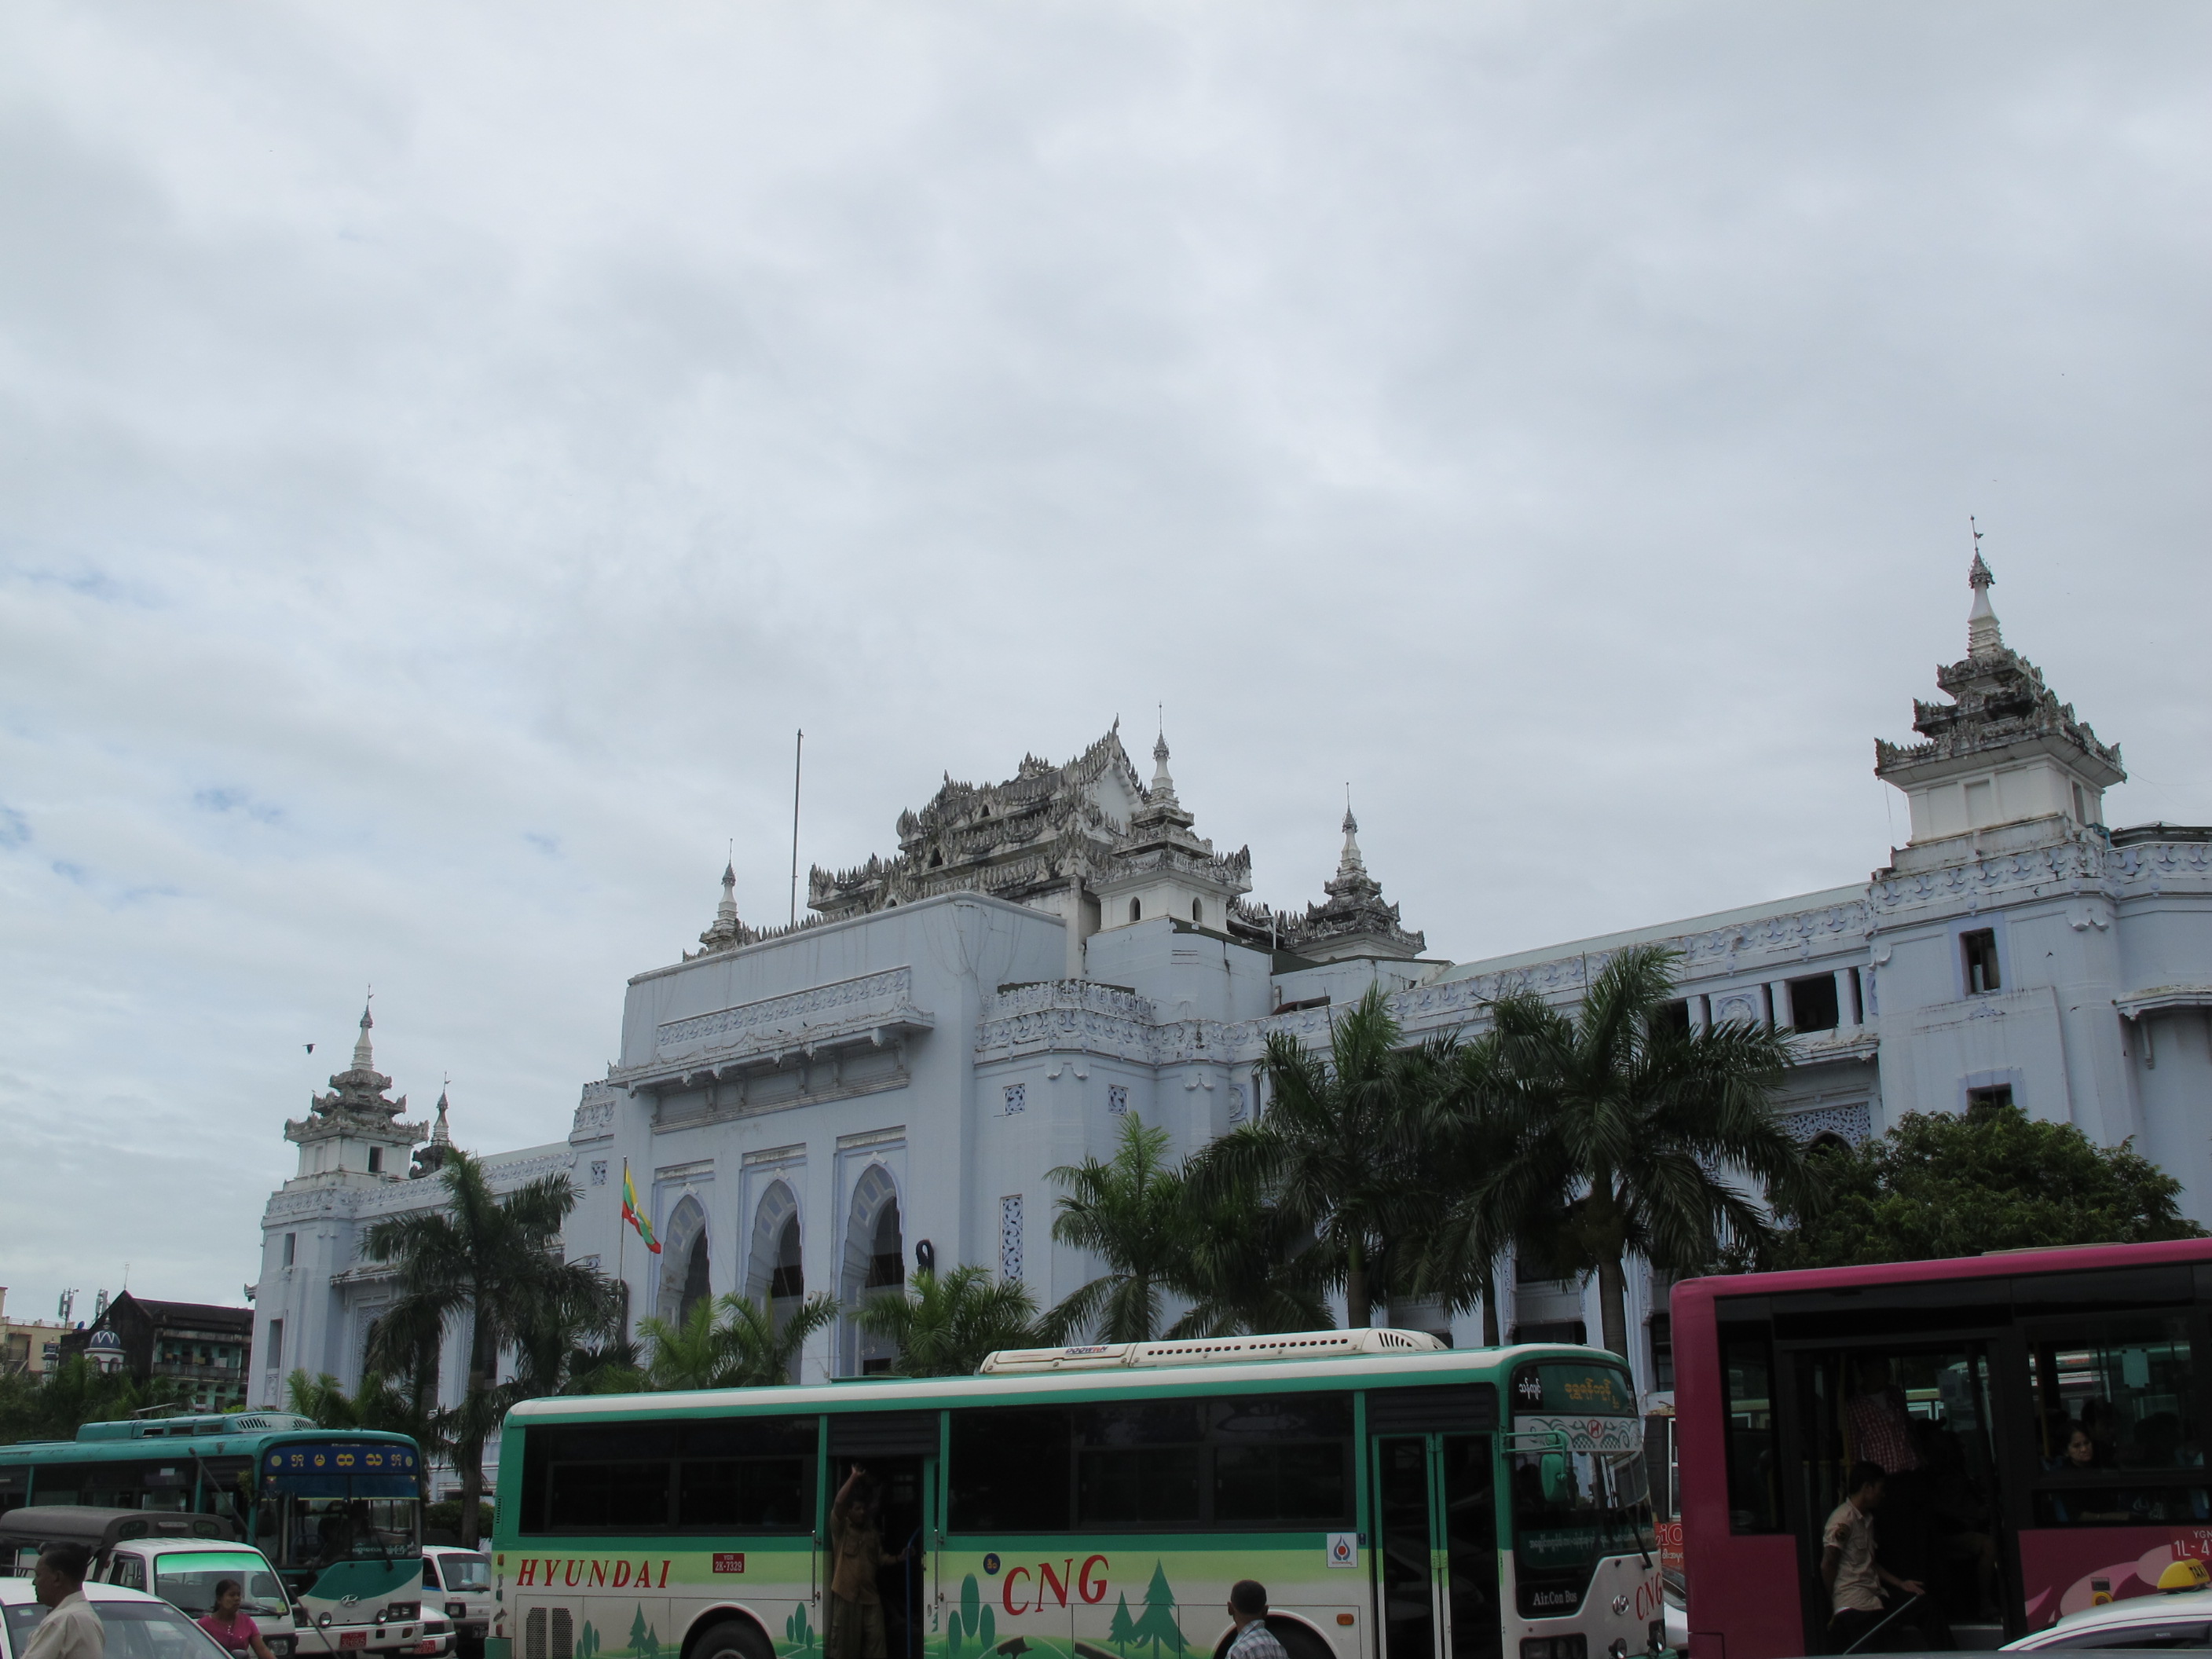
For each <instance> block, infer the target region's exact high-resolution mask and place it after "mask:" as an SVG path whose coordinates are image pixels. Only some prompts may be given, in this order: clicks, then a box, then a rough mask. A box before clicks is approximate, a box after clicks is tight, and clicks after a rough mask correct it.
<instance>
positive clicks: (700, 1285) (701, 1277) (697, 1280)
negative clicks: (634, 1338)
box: [676, 1231, 714, 1325]
mask: <svg viewBox="0 0 2212 1659" xmlns="http://www.w3.org/2000/svg"><path fill="white" fill-rule="evenodd" d="M713 1294H714V1293H713V1292H712V1291H709V1290H708V1288H707V1235H706V1234H705V1233H704V1232H703V1231H702V1233H701V1234H700V1235H699V1237H696V1238H695V1239H693V1240H692V1241H691V1260H690V1261H689V1262H688V1263H686V1264H685V1266H684V1291H683V1294H682V1295H681V1296H680V1297H678V1299H677V1303H676V1322H677V1323H678V1324H679V1325H680V1324H682V1323H684V1321H686V1320H688V1319H690V1317H691V1315H692V1313H693V1312H694V1311H695V1310H696V1309H698V1308H699V1307H700V1306H701V1305H702V1304H704V1303H705V1302H707V1301H708V1299H709V1298H710V1297H712V1295H713Z"/></svg>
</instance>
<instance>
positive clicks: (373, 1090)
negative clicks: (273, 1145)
mask: <svg viewBox="0 0 2212 1659" xmlns="http://www.w3.org/2000/svg"><path fill="white" fill-rule="evenodd" d="M375 1024H376V1021H375V1019H374V1018H373V1017H372V1016H371V1015H370V1013H369V1012H368V1006H367V1005H365V1004H364V1005H363V1006H362V1011H361V1036H359V1037H358V1038H356V1040H355V1042H354V1045H353V1064H352V1065H350V1066H348V1067H346V1069H345V1070H344V1071H343V1072H340V1073H337V1075H336V1076H335V1077H333V1078H331V1091H330V1093H328V1094H326V1095H315V1096H313V1097H310V1099H309V1101H308V1107H309V1109H308V1113H307V1116H306V1117H304V1118H301V1119H298V1120H295V1121H291V1122H288V1123H287V1124H285V1126H284V1139H287V1140H292V1141H308V1140H320V1139H327V1138H329V1137H331V1136H334V1135H352V1136H358V1137H365V1138H368V1139H373V1140H376V1141H380V1142H383V1143H386V1144H389V1145H393V1146H412V1145H413V1144H414V1143H415V1142H416V1141H418V1140H420V1139H422V1125H421V1124H419V1123H403V1122H401V1121H399V1115H400V1114H401V1113H402V1112H404V1111H405V1110H406V1109H407V1097H406V1096H404V1095H402V1096H400V1097H399V1098H398V1099H397V1100H392V1099H388V1098H386V1096H387V1094H388V1092H389V1091H390V1090H391V1088H392V1079H390V1078H388V1077H386V1076H385V1075H384V1073H381V1072H380V1071H378V1070H377V1069H376V1055H375V1051H374V1048H373V1047H372V1045H371V1043H370V1041H369V1035H368V1034H369V1032H370V1031H371V1030H373V1029H374V1027H375Z"/></svg>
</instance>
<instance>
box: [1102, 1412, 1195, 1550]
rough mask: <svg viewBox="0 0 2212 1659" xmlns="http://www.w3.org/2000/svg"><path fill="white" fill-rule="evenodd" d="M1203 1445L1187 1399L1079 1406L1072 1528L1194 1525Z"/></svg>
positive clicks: (1193, 1413)
mask: <svg viewBox="0 0 2212 1659" xmlns="http://www.w3.org/2000/svg"><path fill="white" fill-rule="evenodd" d="M1205 1439H1206V1431H1205V1428H1204V1425H1203V1424H1202V1423H1201V1422H1200V1412H1199V1406H1198V1403H1197V1402H1196V1401H1182V1400H1176V1401H1157V1400H1146V1401H1127V1402H1126V1403H1121V1402H1115V1403H1109V1404H1101V1405H1096V1406H1078V1407H1076V1408H1075V1440H1076V1445H1077V1448H1078V1453H1077V1460H1076V1496H1075V1508H1076V1524H1077V1525H1078V1526H1079V1527H1093V1526H1108V1527H1112V1526H1140V1525H1141V1526H1152V1525H1158V1524H1160V1523H1163V1522H1192V1521H1197V1520H1199V1519H1200V1497H1201V1493H1202V1490H1203V1483H1202V1481H1201V1479H1200V1470H1201V1468H1202V1467H1203V1465H1204V1463H1205V1461H1206V1447H1205Z"/></svg>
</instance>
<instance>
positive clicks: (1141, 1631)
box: [1129, 1560, 1182, 1659]
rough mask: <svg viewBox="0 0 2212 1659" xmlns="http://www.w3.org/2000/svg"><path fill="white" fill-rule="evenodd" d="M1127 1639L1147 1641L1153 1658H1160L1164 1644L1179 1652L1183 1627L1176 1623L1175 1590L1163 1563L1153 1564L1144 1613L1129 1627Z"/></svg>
mask: <svg viewBox="0 0 2212 1659" xmlns="http://www.w3.org/2000/svg"><path fill="white" fill-rule="evenodd" d="M1129 1640H1130V1641H1131V1642H1132V1643H1141V1642H1150V1643H1151V1644H1152V1659H1159V1651H1160V1650H1161V1648H1163V1647H1165V1648H1166V1649H1167V1650H1169V1651H1170V1653H1176V1654H1180V1653H1181V1652H1182V1626H1180V1625H1178V1624H1176V1599H1175V1591H1174V1590H1173V1589H1170V1587H1169V1585H1168V1570H1167V1565H1166V1564H1165V1563H1164V1562H1162V1561H1158V1560H1156V1561H1154V1562H1153V1563H1152V1583H1149V1584H1147V1585H1146V1586H1145V1616H1144V1617H1143V1618H1141V1619H1139V1620H1137V1622H1136V1624H1135V1625H1134V1626H1133V1627H1132V1628H1131V1630H1130V1632H1129Z"/></svg>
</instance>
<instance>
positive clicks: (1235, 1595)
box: [1222, 1578, 1289, 1659]
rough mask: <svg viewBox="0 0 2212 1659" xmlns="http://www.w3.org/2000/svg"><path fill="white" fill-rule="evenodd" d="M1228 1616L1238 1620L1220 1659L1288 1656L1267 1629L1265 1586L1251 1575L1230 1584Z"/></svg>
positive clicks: (1285, 1657) (1280, 1658)
mask: <svg viewBox="0 0 2212 1659" xmlns="http://www.w3.org/2000/svg"><path fill="white" fill-rule="evenodd" d="M1229 1616H1230V1617H1231V1619H1233V1620H1236V1622H1237V1639H1236V1640H1235V1641H1233V1642H1231V1644H1229V1651H1228V1652H1227V1653H1225V1654H1224V1655H1223V1656H1222V1659H1289V1656H1288V1655H1287V1654H1285V1652H1284V1651H1283V1644H1281V1643H1280V1642H1279V1641H1277V1640H1276V1639H1275V1632H1273V1631H1271V1630H1269V1629H1268V1628H1267V1586H1265V1585H1264V1584H1261V1583H1259V1582H1258V1581H1257V1580H1256V1579H1251V1578H1240V1579H1238V1580H1237V1582H1236V1583H1234V1584H1232V1585H1231V1586H1230V1587H1229Z"/></svg>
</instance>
